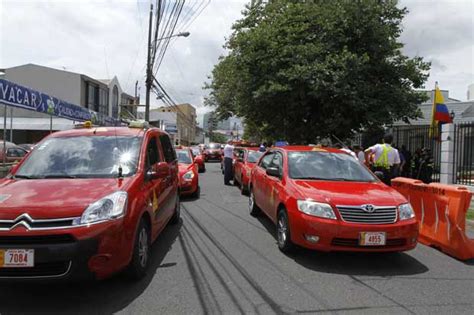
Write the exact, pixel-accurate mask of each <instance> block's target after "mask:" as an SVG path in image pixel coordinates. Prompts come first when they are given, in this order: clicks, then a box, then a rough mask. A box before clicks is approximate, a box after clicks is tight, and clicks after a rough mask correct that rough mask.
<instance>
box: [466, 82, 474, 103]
mask: <svg viewBox="0 0 474 315" xmlns="http://www.w3.org/2000/svg"><path fill="white" fill-rule="evenodd" d="M467 100H468V101H474V83H473V84H471V85H469V86H468V87H467Z"/></svg>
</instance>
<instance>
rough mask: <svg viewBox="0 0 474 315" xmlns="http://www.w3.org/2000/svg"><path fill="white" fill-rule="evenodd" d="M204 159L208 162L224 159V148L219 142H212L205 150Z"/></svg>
mask: <svg viewBox="0 0 474 315" xmlns="http://www.w3.org/2000/svg"><path fill="white" fill-rule="evenodd" d="M203 155H204V161H205V162H208V161H210V160H217V161H221V160H222V156H223V153H222V149H221V145H220V144H219V143H210V144H209V145H208V146H207V147H206V149H205V150H204V152H203Z"/></svg>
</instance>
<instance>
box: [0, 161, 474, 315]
mask: <svg viewBox="0 0 474 315" xmlns="http://www.w3.org/2000/svg"><path fill="white" fill-rule="evenodd" d="M207 168H208V171H207V172H206V173H204V174H202V175H201V177H200V183H201V191H202V193H201V198H200V199H198V200H186V201H184V202H183V203H182V206H183V207H182V222H181V224H179V225H177V226H169V227H168V228H167V229H166V230H165V231H164V233H163V234H162V235H161V236H160V237H159V238H158V240H157V242H156V243H155V245H154V247H153V255H154V256H153V263H152V268H151V270H150V274H149V276H148V277H147V278H145V279H143V280H142V281H141V282H138V283H133V282H130V281H128V279H127V278H125V277H124V276H123V275H118V276H116V277H114V278H112V279H109V280H106V281H102V282H97V283H86V284H77V283H74V284H35V285H31V284H14V285H12V284H10V285H6V284H1V285H0V314H13V313H22V314H25V313H44V314H52V313H81V314H84V313H87V314H108V313H123V314H203V313H209V314H238V313H260V314H274V313H307V314H311V313H326V312H327V313H337V314H345V313H350V314H353V313H355V314H358V313H360V314H383V313H390V314H411V313H416V314H434V313H443V314H445V313H450V314H472V310H473V307H474V262H472V261H471V262H468V263H464V262H460V261H457V260H455V259H453V258H451V257H448V256H446V255H444V254H442V253H440V252H438V251H436V250H434V249H431V248H428V247H425V246H423V245H418V247H417V248H416V249H415V250H413V251H411V252H408V253H403V254H388V255H387V254H370V255H369V254H352V253H316V252H310V251H307V250H298V251H297V252H296V253H294V254H292V255H291V256H285V255H283V254H282V253H281V252H280V251H279V250H278V248H277V245H276V240H275V233H274V230H275V229H274V227H273V226H272V224H271V222H270V221H269V220H268V219H265V218H263V217H261V218H258V219H257V218H253V217H251V216H250V215H249V214H248V212H247V198H246V197H245V196H241V194H240V191H239V190H238V189H237V188H236V187H231V186H224V185H223V178H222V175H221V173H220V168H219V164H217V163H216V164H207Z"/></svg>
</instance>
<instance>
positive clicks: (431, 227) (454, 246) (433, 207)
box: [392, 177, 474, 260]
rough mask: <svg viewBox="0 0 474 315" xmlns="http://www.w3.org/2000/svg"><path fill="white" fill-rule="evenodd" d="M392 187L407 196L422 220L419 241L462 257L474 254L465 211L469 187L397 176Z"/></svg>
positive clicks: (470, 194) (465, 257)
mask: <svg viewBox="0 0 474 315" xmlns="http://www.w3.org/2000/svg"><path fill="white" fill-rule="evenodd" d="M392 187H393V188H394V189H396V190H397V191H398V192H400V193H401V194H402V195H403V196H405V197H406V198H407V199H408V201H409V202H410V204H411V205H412V207H413V209H414V210H415V214H416V218H417V220H418V222H419V224H420V231H419V232H420V234H419V237H418V240H419V242H420V243H422V244H425V245H428V246H432V247H435V248H439V249H440V250H441V251H442V252H444V253H446V254H448V255H451V256H453V257H456V258H458V259H461V260H467V259H471V258H474V240H472V239H469V238H468V237H467V236H466V213H467V210H468V209H469V205H470V203H471V198H472V193H471V192H470V191H469V190H468V189H467V188H466V187H460V186H454V185H444V184H438V183H432V184H429V185H427V184H424V183H422V182H421V181H419V180H414V179H409V178H402V177H398V178H394V179H393V180H392Z"/></svg>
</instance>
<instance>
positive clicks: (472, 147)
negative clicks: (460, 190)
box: [454, 122, 474, 185]
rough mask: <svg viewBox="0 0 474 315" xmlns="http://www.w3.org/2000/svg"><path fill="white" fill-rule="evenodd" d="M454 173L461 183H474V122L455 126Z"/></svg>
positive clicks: (457, 180)
mask: <svg viewBox="0 0 474 315" xmlns="http://www.w3.org/2000/svg"><path fill="white" fill-rule="evenodd" d="M454 175H455V179H456V180H455V182H456V183H457V184H461V185H474V122H469V123H461V124H456V125H455V126H454Z"/></svg>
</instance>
